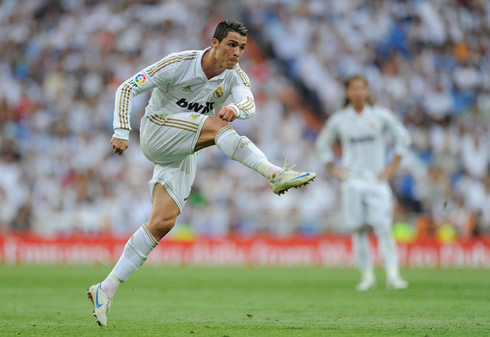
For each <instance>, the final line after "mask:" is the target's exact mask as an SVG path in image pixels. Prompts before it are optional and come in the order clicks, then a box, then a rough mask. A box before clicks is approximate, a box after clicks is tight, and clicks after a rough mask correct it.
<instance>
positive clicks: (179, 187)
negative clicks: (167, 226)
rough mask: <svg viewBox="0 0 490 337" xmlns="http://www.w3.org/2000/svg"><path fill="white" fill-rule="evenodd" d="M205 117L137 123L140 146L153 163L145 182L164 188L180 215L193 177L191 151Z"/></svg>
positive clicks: (158, 117) (181, 115)
mask: <svg viewBox="0 0 490 337" xmlns="http://www.w3.org/2000/svg"><path fill="white" fill-rule="evenodd" d="M206 118H207V116H204V115H199V114H195V113H179V114H172V115H168V116H167V115H165V114H162V115H158V114H151V115H146V116H145V117H143V119H142V120H141V126H140V145H141V150H142V151H143V153H144V154H145V156H146V157H147V158H148V159H149V160H151V161H152V162H153V163H155V169H154V170H153V177H152V179H151V180H150V182H149V187H150V193H151V194H152V195H153V189H154V187H155V184H161V185H162V186H164V187H165V189H166V190H167V192H168V193H169V194H170V196H171V197H172V198H173V199H174V200H175V202H176V203H177V206H178V207H179V209H180V211H182V209H183V207H184V205H185V202H186V201H187V198H188V197H189V194H190V192H191V188H192V184H193V182H194V178H195V176H196V165H197V163H196V154H195V153H194V148H195V147H196V143H197V140H198V139H199V135H200V134H201V130H202V126H203V125H204V122H205V121H206Z"/></svg>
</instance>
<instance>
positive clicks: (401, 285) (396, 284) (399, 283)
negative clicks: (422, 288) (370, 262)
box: [386, 277, 408, 289]
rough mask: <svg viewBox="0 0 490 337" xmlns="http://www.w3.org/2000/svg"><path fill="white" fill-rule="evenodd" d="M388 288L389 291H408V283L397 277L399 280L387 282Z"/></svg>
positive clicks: (394, 279)
mask: <svg viewBox="0 0 490 337" xmlns="http://www.w3.org/2000/svg"><path fill="white" fill-rule="evenodd" d="M386 287H387V288H388V289H407V288H408V282H407V281H405V280H404V279H402V278H400V277H397V278H393V279H389V280H388V281H387V282H386Z"/></svg>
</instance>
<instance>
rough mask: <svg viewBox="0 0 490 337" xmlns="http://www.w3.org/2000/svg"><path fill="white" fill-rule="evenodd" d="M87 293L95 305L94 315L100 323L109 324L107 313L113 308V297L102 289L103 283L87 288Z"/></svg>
mask: <svg viewBox="0 0 490 337" xmlns="http://www.w3.org/2000/svg"><path fill="white" fill-rule="evenodd" d="M87 295H88V298H89V300H90V301H92V304H93V305H94V311H93V315H94V317H95V320H96V321H97V323H98V324H99V325H102V326H107V313H108V312H109V309H110V308H111V304H112V298H110V297H109V296H107V294H106V293H105V292H104V290H102V288H101V284H100V283H98V284H94V285H93V286H91V287H90V288H88V290H87Z"/></svg>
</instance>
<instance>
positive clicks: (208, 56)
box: [201, 49, 225, 80]
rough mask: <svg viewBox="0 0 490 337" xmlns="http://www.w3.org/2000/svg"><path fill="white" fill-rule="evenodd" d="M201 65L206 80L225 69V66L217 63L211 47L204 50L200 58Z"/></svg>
mask: <svg viewBox="0 0 490 337" xmlns="http://www.w3.org/2000/svg"><path fill="white" fill-rule="evenodd" d="M201 67H202V70H203V71H204V74H205V75H206V77H207V78H208V80H209V79H211V78H213V77H214V76H217V75H219V74H221V73H222V72H223V71H225V68H223V67H221V66H220V65H219V64H218V61H217V60H216V57H215V55H214V52H213V49H211V50H207V51H205V52H204V55H203V57H202V60H201Z"/></svg>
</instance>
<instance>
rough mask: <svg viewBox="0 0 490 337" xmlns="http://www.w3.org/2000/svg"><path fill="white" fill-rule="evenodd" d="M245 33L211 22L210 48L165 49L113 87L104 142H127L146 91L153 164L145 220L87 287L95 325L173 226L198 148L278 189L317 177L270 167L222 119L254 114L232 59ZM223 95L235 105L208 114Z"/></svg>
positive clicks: (144, 134)
mask: <svg viewBox="0 0 490 337" xmlns="http://www.w3.org/2000/svg"><path fill="white" fill-rule="evenodd" d="M247 34H248V30H247V29H246V28H245V27H244V26H243V24H242V23H240V22H237V21H229V20H224V21H222V22H220V23H219V24H218V26H217V27H216V30H215V32H214V36H213V38H212V40H211V47H208V48H206V49H204V50H190V51H183V52H179V53H174V54H170V55H168V56H167V57H165V58H163V59H162V60H161V61H159V62H157V63H155V64H153V65H151V66H149V67H147V68H145V69H144V70H142V71H140V72H139V73H137V74H136V75H135V76H133V77H132V78H130V79H128V80H127V81H125V82H124V83H123V84H121V86H120V87H119V88H118V89H117V92H116V102H115V109H114V125H113V126H114V135H113V136H112V140H111V143H112V147H113V150H114V152H115V153H117V154H122V153H123V152H124V150H126V149H127V148H128V140H129V131H130V118H129V116H130V112H131V101H132V99H133V97H134V96H136V95H138V94H141V93H142V92H145V91H148V90H153V91H152V94H151V98H150V101H149V103H148V105H147V106H146V109H145V116H144V117H143V118H142V120H141V127H140V144H141V149H142V151H143V153H144V154H145V156H146V157H147V158H148V159H149V160H151V161H152V162H153V163H154V164H155V169H154V171H153V177H152V179H151V180H150V182H149V186H150V191H151V193H152V203H153V207H152V211H151V215H150V219H149V220H148V222H147V223H146V224H143V225H142V226H141V227H140V228H139V229H138V230H137V231H136V232H135V233H134V234H133V235H132V236H131V238H130V239H129V240H128V242H127V243H126V246H125V247H124V251H123V253H122V255H121V257H120V258H119V261H118V262H117V263H116V265H115V266H114V269H113V270H112V271H111V273H110V274H109V275H108V276H107V278H106V279H105V280H103V281H102V282H101V283H97V284H95V285H93V286H91V287H90V288H89V289H88V291H87V294H88V297H89V298H90V299H91V301H92V303H93V305H94V313H93V314H94V316H95V318H96V321H97V323H98V324H99V325H103V326H107V312H108V311H109V309H110V307H111V303H112V298H113V296H114V294H115V292H116V290H117V288H118V287H119V285H120V284H121V283H122V282H125V281H127V280H128V279H129V277H130V276H131V275H132V274H133V273H134V272H135V271H137V270H138V269H139V268H140V267H141V265H142V264H143V262H144V261H145V260H146V258H147V257H148V254H150V252H151V251H152V250H153V249H154V248H155V247H156V246H157V245H158V242H159V241H160V240H161V239H162V238H163V237H164V236H165V235H166V234H167V233H168V232H169V231H170V230H171V229H172V227H173V226H174V224H175V221H176V218H177V216H178V215H179V214H180V212H181V211H182V208H183V207H184V204H185V202H186V200H187V198H188V197H189V194H190V192H191V187H192V183H193V181H194V177H195V175H196V155H195V154H196V152H197V151H199V150H201V149H204V148H206V147H209V146H212V145H216V146H217V147H218V148H219V149H220V150H221V151H223V153H224V154H225V155H226V156H227V157H229V158H231V159H233V160H236V161H238V162H240V163H242V164H243V165H245V166H247V167H249V168H251V169H252V170H255V171H256V172H258V173H260V174H261V175H262V176H264V177H265V178H266V179H267V180H269V183H270V186H271V189H272V192H273V193H276V194H278V195H280V194H283V193H284V192H286V191H287V190H288V189H290V188H292V187H300V186H303V185H306V184H308V183H309V182H311V181H312V180H313V179H314V178H315V177H316V174H315V173H314V172H296V171H293V170H291V169H288V168H287V167H284V168H280V167H278V166H276V165H273V164H272V163H270V162H269V161H268V160H267V157H266V156H265V155H264V153H262V151H260V150H259V149H258V148H257V147H256V146H255V145H254V144H253V143H252V142H251V141H250V140H249V139H248V138H247V137H245V136H239V135H238V134H237V132H236V131H235V130H234V129H233V128H232V127H231V126H230V125H229V124H228V123H229V122H232V121H234V120H235V119H237V118H238V119H247V118H250V117H252V116H253V115H254V114H255V103H254V97H253V95H252V92H251V90H250V82H249V79H248V77H247V75H246V74H245V73H244V72H243V71H242V70H241V69H240V67H239V65H238V61H239V60H240V58H241V57H242V55H243V52H244V51H245V46H246V44H247ZM230 95H231V96H232V97H233V100H234V102H235V103H233V104H230V105H228V106H225V107H223V108H222V109H221V110H220V111H219V113H218V115H217V116H215V108H216V107H218V106H220V105H221V104H223V103H224V102H225V101H226V99H227V98H228V97H229V96H230Z"/></svg>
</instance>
